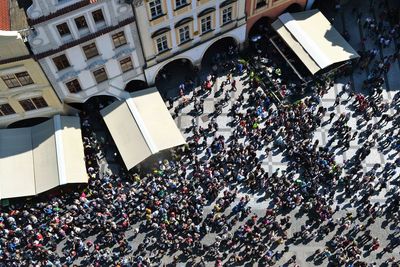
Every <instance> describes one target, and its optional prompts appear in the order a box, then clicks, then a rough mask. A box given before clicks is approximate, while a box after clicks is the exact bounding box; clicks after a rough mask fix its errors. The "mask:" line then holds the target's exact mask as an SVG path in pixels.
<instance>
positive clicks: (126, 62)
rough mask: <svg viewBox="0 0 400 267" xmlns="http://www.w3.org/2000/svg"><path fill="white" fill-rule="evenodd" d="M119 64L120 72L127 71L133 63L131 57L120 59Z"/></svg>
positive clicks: (131, 67)
mask: <svg viewBox="0 0 400 267" xmlns="http://www.w3.org/2000/svg"><path fill="white" fill-rule="evenodd" d="M119 64H120V65H121V69H122V72H127V71H128V70H131V69H133V63H132V59H131V57H127V58H124V59H121V60H120V61H119Z"/></svg>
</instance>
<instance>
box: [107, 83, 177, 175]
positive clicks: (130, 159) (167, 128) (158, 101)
mask: <svg viewBox="0 0 400 267" xmlns="http://www.w3.org/2000/svg"><path fill="white" fill-rule="evenodd" d="M100 112H101V114H102V116H103V119H104V121H105V123H106V125H107V127H108V130H109V131H110V133H111V135H112V137H113V139H114V142H115V144H116V146H117V148H118V150H119V153H120V154H121V157H122V160H123V161H124V163H125V166H126V168H127V169H128V170H129V169H131V168H133V167H135V166H136V165H137V164H139V163H140V162H142V161H143V160H144V159H146V158H147V157H149V156H151V155H153V154H155V153H157V152H159V151H161V150H164V149H167V148H171V147H174V146H178V145H182V144H184V143H185V139H184V138H183V136H182V134H181V132H180V131H179V129H178V127H177V126H176V124H175V122H174V120H173V119H172V117H171V114H170V113H169V112H168V109H167V108H166V106H165V104H164V101H163V99H162V98H161V96H160V94H159V92H158V91H157V88H155V87H153V88H149V89H145V90H141V91H138V92H134V93H132V94H131V98H129V99H127V100H125V101H117V102H114V103H112V104H111V105H109V106H108V107H106V108H104V109H102V110H101V111H100Z"/></svg>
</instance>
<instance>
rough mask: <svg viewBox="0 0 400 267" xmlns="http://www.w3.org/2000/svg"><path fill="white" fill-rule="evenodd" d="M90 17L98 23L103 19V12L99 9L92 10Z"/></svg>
mask: <svg viewBox="0 0 400 267" xmlns="http://www.w3.org/2000/svg"><path fill="white" fill-rule="evenodd" d="M92 17H93V20H94V22H95V23H100V22H103V21H104V16H103V12H102V11H101V9H98V10H96V11H93V12H92Z"/></svg>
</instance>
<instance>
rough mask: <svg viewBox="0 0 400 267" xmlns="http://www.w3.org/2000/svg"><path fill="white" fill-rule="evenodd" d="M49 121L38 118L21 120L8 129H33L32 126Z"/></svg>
mask: <svg viewBox="0 0 400 267" xmlns="http://www.w3.org/2000/svg"><path fill="white" fill-rule="evenodd" d="M49 119H50V118H46V117H38V118H31V119H25V120H20V121H16V122H13V123H11V124H10V125H8V126H7V128H10V129H11V128H12V129H15V128H24V127H32V126H35V125H38V124H40V123H42V122H45V121H47V120H49Z"/></svg>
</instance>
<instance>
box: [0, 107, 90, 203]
mask: <svg viewBox="0 0 400 267" xmlns="http://www.w3.org/2000/svg"><path fill="white" fill-rule="evenodd" d="M87 180H88V176H87V173H86V167H85V156H84V152H83V144H82V136H81V130H80V122H79V118H78V117H65V116H59V115H56V116H55V117H53V118H52V119H50V120H48V121H46V122H43V123H41V124H38V125H36V126H33V127H27V128H19V129H2V130H0V199H5V198H13V197H22V196H32V195H36V194H39V193H42V192H45V191H47V190H49V189H51V188H54V187H57V186H59V185H63V184H68V183H87Z"/></svg>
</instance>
